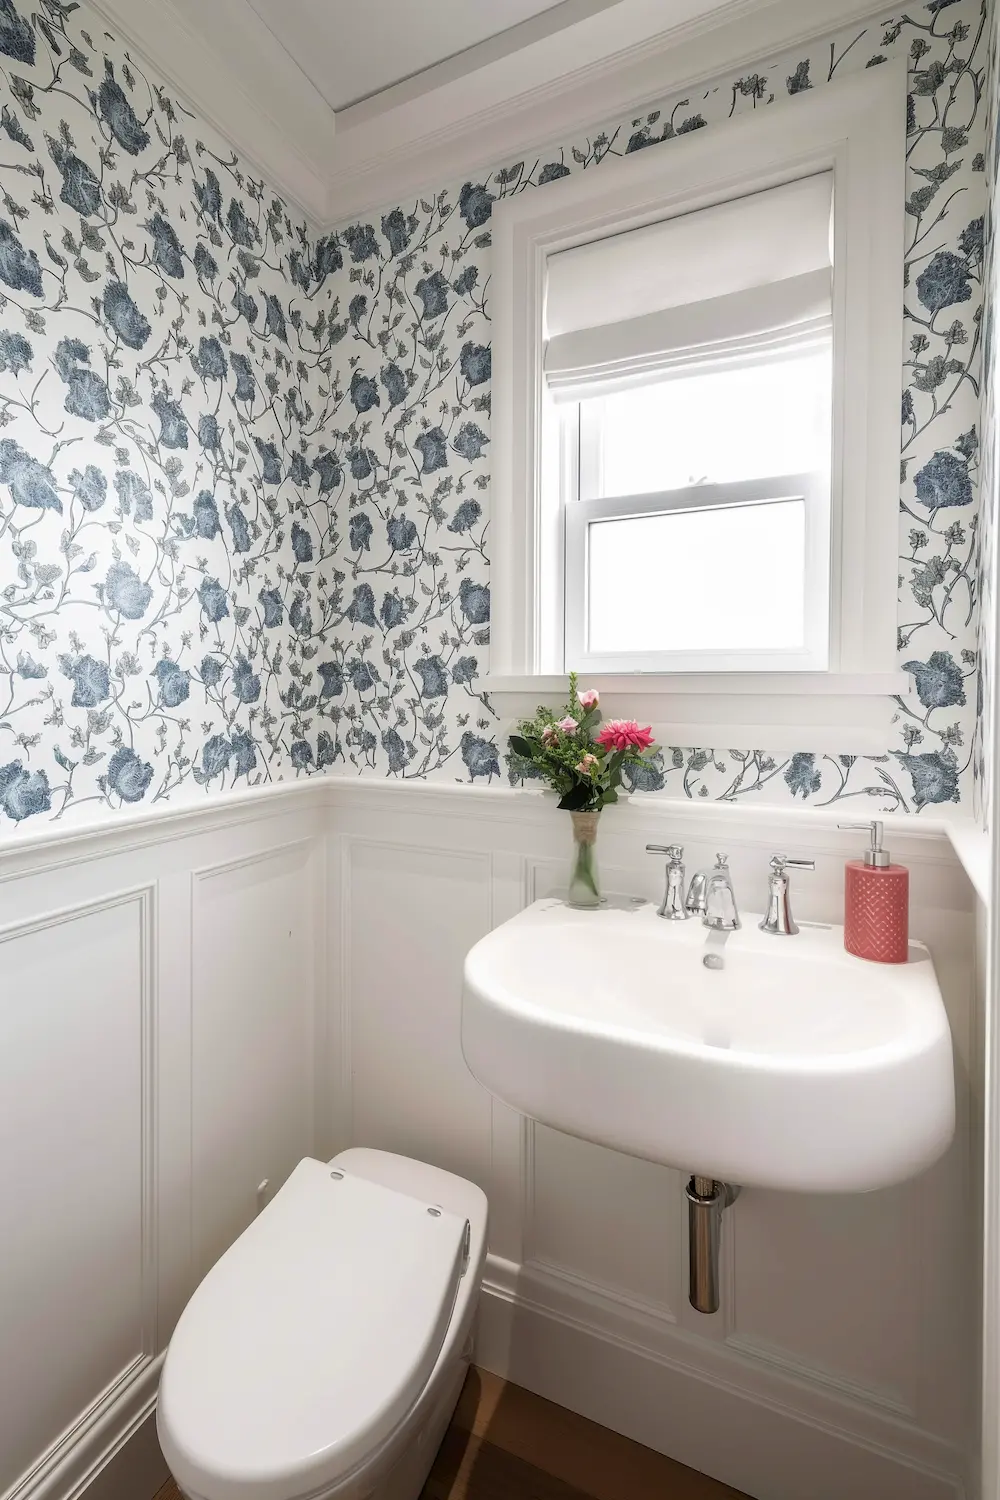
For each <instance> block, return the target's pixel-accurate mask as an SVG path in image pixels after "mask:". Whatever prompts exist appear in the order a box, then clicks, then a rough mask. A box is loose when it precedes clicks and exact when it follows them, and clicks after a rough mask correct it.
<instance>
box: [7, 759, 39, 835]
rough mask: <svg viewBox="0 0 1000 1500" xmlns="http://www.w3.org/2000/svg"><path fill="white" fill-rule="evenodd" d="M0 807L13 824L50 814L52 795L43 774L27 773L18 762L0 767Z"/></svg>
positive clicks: (36, 772)
mask: <svg viewBox="0 0 1000 1500" xmlns="http://www.w3.org/2000/svg"><path fill="white" fill-rule="evenodd" d="M0 807H2V808H3V810H4V812H5V813H6V814H7V816H8V818H11V819H12V820H13V821H14V822H15V823H21V822H23V820H24V819H25V818H31V817H34V816H35V815H36V814H38V813H43V812H50V811H51V809H52V794H51V791H50V789H49V779H48V777H47V776H46V774H45V772H44V771H28V770H26V769H25V767H24V765H23V764H22V763H21V762H20V761H19V760H12V761H11V762H10V763H9V764H8V765H6V766H0Z"/></svg>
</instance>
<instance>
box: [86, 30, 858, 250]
mask: <svg viewBox="0 0 1000 1500" xmlns="http://www.w3.org/2000/svg"><path fill="white" fill-rule="evenodd" d="M92 3H93V4H94V5H95V6H96V8H97V9H98V10H99V11H100V12H102V14H103V15H104V16H105V18H106V19H107V21H108V22H109V23H110V25H111V27H112V29H113V30H115V31H117V32H118V34H119V35H121V36H124V37H126V38H127V39H128V40H129V41H131V42H132V43H133V44H134V45H135V46H137V47H138V48H139V49H140V51H142V52H143V53H144V54H145V56H146V57H147V58H148V59H149V60H150V62H152V63H153V64H154V65H155V66H156V67H157V68H158V70H159V71H160V73H161V74H162V76H163V77H164V78H166V79H169V80H170V82H171V83H172V84H173V85H174V87H175V88H177V89H178V90H179V92H180V94H181V95H182V97H185V98H186V99H187V100H188V102H189V103H190V105H191V106H192V107H193V109H194V110H195V112H196V113H197V114H198V115H199V116H200V118H202V119H203V120H206V121H207V122H209V123H210V124H211V125H213V126H215V128H216V129H217V130H218V131H220V132H221V134H222V135H223V136H224V137H225V138H226V139H227V140H229V141H230V142H231V143H232V144H233V146H234V147H235V148H236V149H237V151H239V152H240V154H241V155H242V156H243V157H244V158H245V159H246V160H247V161H248V162H249V163H252V164H253V165H254V166H255V167H256V168H257V170H258V171H259V172H260V174H261V175H262V176H263V178H264V180H265V181H266V182H268V183H269V184H270V185H271V186H273V187H274V188H276V189H277V190H278V191H279V192H280V193H282V194H283V196H284V197H285V198H287V200H288V202H289V203H290V204H291V205H293V206H295V207H297V208H298V209H299V210H301V211H302V213H303V214H304V215H305V217H306V218H307V219H308V220H309V221H310V223H311V225H312V226H313V228H314V229H326V228H330V227H333V226H336V225H340V224H343V223H346V222H348V221H349V220H350V219H351V218H355V217H358V216H360V215H361V214H362V213H369V212H374V211H375V210H376V209H378V208H380V207H381V208H384V207H385V206H386V205H387V204H390V203H397V202H400V201H402V200H403V199H405V198H407V197H412V196H413V195H414V194H415V193H417V192H420V191H426V190H428V189H429V190H434V189H435V188H439V187H441V186H442V185H443V184H446V183H449V182H453V181H454V180H455V179H456V178H460V177H461V176H462V175H466V174H468V173H471V172H476V171H478V172H483V173H488V172H489V171H490V170H491V168H493V167H495V166H496V164H497V162H502V161H504V160H505V159H510V160H514V159H516V156H517V153H520V152H527V151H530V150H537V149H539V148H541V147H544V146H545V145H546V144H552V143H559V142H566V141H572V140H574V139H577V138H578V137H579V135H580V133H581V132H584V133H585V132H586V131H587V130H588V129H591V128H593V127H594V126H595V125H596V124H599V123H602V122H604V121H607V120H613V119H616V118H621V117H624V116H627V115H628V114H629V113H634V112H638V111H639V110H640V109H641V108H642V107H643V106H644V105H647V104H653V103H658V102H660V101H662V100H663V99H664V98H665V97H667V96H668V95H669V94H671V93H672V92H674V91H675V90H685V89H690V88H694V87H697V85H698V83H699V82H700V81H701V80H704V79H708V78H712V77H715V76H717V75H718V74H720V73H723V72H726V71H729V70H730V69H731V68H733V67H743V66H745V65H748V64H751V63H755V62H758V61H759V60H760V59H761V58H762V57H770V56H774V55H776V54H780V52H781V50H783V49H784V48H786V47H792V46H794V45H797V43H798V42H799V41H802V40H805V39H806V38H814V37H816V36H822V35H825V34H827V33H829V32H830V31H832V30H834V29H835V28H837V27H840V26H843V25H846V24H847V23H848V22H849V21H853V20H855V19H861V18H862V17H867V16H869V15H870V12H871V8H872V3H873V0H92Z"/></svg>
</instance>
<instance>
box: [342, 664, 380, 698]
mask: <svg viewBox="0 0 1000 1500" xmlns="http://www.w3.org/2000/svg"><path fill="white" fill-rule="evenodd" d="M347 670H348V674H349V675H350V679H351V686H352V687H353V688H354V691H355V692H356V693H365V692H367V691H368V689H369V688H373V687H377V686H378V683H379V675H378V672H377V671H376V670H375V668H374V667H373V666H372V664H371V662H368V661H359V660H355V661H352V662H351V663H350V664H349V665H348V668H347Z"/></svg>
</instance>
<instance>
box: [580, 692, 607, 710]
mask: <svg viewBox="0 0 1000 1500" xmlns="http://www.w3.org/2000/svg"><path fill="white" fill-rule="evenodd" d="M576 696H577V701H578V702H579V704H580V707H581V708H582V709H583V710H584V711H585V712H589V711H590V709H592V708H596V707H597V705H598V704H599V703H600V701H601V695H600V693H598V691H597V689H596V688H587V689H586V691H585V692H583V693H577V695H576Z"/></svg>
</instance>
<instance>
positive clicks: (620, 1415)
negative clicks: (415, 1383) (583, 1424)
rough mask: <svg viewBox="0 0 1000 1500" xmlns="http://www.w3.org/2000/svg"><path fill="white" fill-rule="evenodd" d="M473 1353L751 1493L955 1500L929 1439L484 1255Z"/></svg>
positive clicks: (944, 1461) (939, 1444)
mask: <svg viewBox="0 0 1000 1500" xmlns="http://www.w3.org/2000/svg"><path fill="white" fill-rule="evenodd" d="M476 1362H477V1363H478V1364H480V1365H482V1366H483V1367H484V1368H485V1369H488V1370H491V1371H492V1372H493V1373H494V1374H497V1375H500V1376H503V1377H504V1378H506V1379H509V1380H512V1381H514V1382H515V1383H516V1384H518V1385H522V1386H524V1387H525V1388H526V1389H528V1390H530V1391H533V1392H534V1393H535V1394H536V1395H539V1396H544V1397H547V1398H548V1399H549V1400H551V1401H555V1402H557V1403H558V1404H559V1405H561V1406H565V1407H568V1408H569V1409H570V1410H571V1411H576V1412H578V1413H580V1415H581V1416H585V1417H589V1418H590V1419H591V1420H592V1421H596V1422H600V1423H602V1424H603V1425H604V1426H605V1427H610V1428H612V1429H613V1430H614V1431H616V1432H620V1433H622V1434H623V1435H624V1436H626V1437H630V1438H632V1439H634V1440H635V1441H636V1442H640V1443H644V1444H645V1445H646V1446H647V1447H649V1448H653V1449H655V1450H656V1451H657V1452H659V1453H665V1454H667V1455H668V1456H669V1457H671V1458H674V1459H677V1460H678V1461H679V1462H681V1463H684V1464H687V1465H689V1466H690V1467H691V1468H693V1469H698V1470H700V1471H701V1472H702V1473H704V1474H708V1475H710V1476H711V1477H712V1478H714V1479H718V1480H719V1481H720V1482H721V1483H724V1484H729V1485H732V1486H733V1487H734V1488H735V1489H739V1490H741V1491H743V1492H746V1493H748V1494H750V1495H756V1496H760V1497H761V1500H802V1496H803V1495H808V1496H809V1500H844V1496H845V1495H850V1496H851V1500H965V1496H966V1491H965V1487H964V1484H963V1481H962V1478H961V1469H962V1458H961V1455H960V1453H959V1452H958V1450H957V1449H955V1448H954V1447H952V1446H951V1445H950V1444H948V1443H946V1442H944V1441H943V1440H942V1439H940V1438H936V1437H933V1436H931V1435H929V1434H927V1433H924V1432H921V1431H920V1430H919V1429H918V1428H916V1427H914V1426H913V1425H912V1424H911V1423H907V1422H905V1421H901V1420H899V1419H898V1418H896V1417H894V1416H893V1415H892V1414H891V1413H888V1412H886V1411H885V1410H884V1409H879V1408H877V1407H874V1406H869V1405H867V1404H862V1403H860V1402H853V1401H850V1400H846V1399H845V1398H844V1397H843V1396H841V1395H839V1394H835V1393H832V1392H830V1391H829V1390H824V1389H822V1388H821V1387H819V1386H813V1385H810V1383H809V1382H807V1381H805V1380H804V1379H802V1378H801V1377H799V1376H790V1375H786V1374H783V1373H781V1372H778V1371H776V1370H775V1369H773V1368H771V1369H767V1368H761V1369H757V1368H755V1366H754V1363H753V1361H752V1360H749V1359H747V1358H746V1357H745V1356H743V1355H741V1354H740V1353H737V1352H735V1351H733V1350H731V1349H729V1348H727V1347H726V1346H724V1345H723V1346H713V1345H708V1344H707V1343H706V1341H703V1340H694V1339H692V1338H691V1336H690V1335H688V1334H686V1333H685V1332H684V1331H683V1330H682V1329H680V1328H677V1327H671V1326H669V1325H667V1324H666V1323H665V1322H664V1323H662V1324H661V1325H660V1326H659V1327H658V1328H657V1329H656V1330H655V1332H654V1331H653V1330H651V1329H650V1327H649V1325H648V1323H647V1324H643V1322H642V1321H641V1320H640V1319H638V1318H636V1317H635V1316H634V1314H633V1315H631V1316H630V1315H629V1312H628V1310H627V1309H621V1310H615V1309H613V1308H611V1307H610V1306H608V1305H603V1306H602V1304H601V1302H600V1301H599V1300H597V1299H595V1298H592V1297H590V1296H588V1295H587V1294H586V1292H585V1290H582V1289H581V1288H580V1287H579V1286H577V1285H576V1283H575V1281H574V1282H571V1281H570V1280H569V1279H567V1278H560V1277H559V1276H558V1275H553V1274H552V1273H548V1272H542V1271H539V1270H537V1269H535V1268H527V1267H518V1266H515V1265H512V1264H511V1263H510V1262H509V1261H502V1260H500V1259H498V1258H497V1257H494V1256H491V1257H490V1259H489V1262H488V1265H487V1272H486V1277H485V1280H484V1283H483V1297H482V1303H481V1310H480V1316H479V1329H478V1334H477V1341H476Z"/></svg>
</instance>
